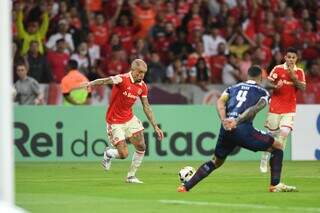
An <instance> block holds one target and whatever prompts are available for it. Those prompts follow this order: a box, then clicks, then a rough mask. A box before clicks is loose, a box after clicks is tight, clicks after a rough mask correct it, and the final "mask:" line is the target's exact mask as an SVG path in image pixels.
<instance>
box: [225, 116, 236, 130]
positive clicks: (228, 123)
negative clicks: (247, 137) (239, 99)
mask: <svg viewBox="0 0 320 213" xmlns="http://www.w3.org/2000/svg"><path fill="white" fill-rule="evenodd" d="M222 126H223V128H224V129H225V130H227V131H231V130H233V129H235V128H236V127H237V122H236V120H235V119H234V118H226V119H224V120H223V121H222Z"/></svg>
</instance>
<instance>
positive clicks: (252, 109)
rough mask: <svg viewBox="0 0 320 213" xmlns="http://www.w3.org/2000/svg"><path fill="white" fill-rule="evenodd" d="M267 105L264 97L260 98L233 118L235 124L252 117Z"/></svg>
mask: <svg viewBox="0 0 320 213" xmlns="http://www.w3.org/2000/svg"><path fill="white" fill-rule="evenodd" d="M266 105H267V100H266V99H265V98H260V100H259V101H258V102H257V103H256V104H255V105H254V106H252V107H249V108H248V109H247V110H246V111H244V112H243V113H242V114H241V115H239V117H237V118H236V119H235V121H236V125H238V124H240V123H242V122H244V121H247V120H250V119H252V118H254V116H255V115H256V114H257V113H258V112H260V111H261V110H262V109H263V108H264V107H265V106H266Z"/></svg>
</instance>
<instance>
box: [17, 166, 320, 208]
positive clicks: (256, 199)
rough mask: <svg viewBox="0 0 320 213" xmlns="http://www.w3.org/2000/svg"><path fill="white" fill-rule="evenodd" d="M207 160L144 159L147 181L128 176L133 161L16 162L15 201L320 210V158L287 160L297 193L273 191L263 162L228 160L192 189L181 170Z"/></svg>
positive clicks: (286, 178) (286, 174)
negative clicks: (107, 164) (183, 185)
mask: <svg viewBox="0 0 320 213" xmlns="http://www.w3.org/2000/svg"><path fill="white" fill-rule="evenodd" d="M201 163H202V162H195V161H191V162H143V164H142V166H141V168H140V171H139V172H138V173H137V176H138V177H139V178H140V179H141V180H142V181H144V182H145V183H144V184H139V185H137V184H127V183H125V182H124V180H125V176H126V173H127V169H128V166H129V164H130V162H129V161H122V162H120V161H113V164H112V167H111V170H110V171H109V172H105V171H103V169H102V167H100V162H67V163H66V162H63V163H17V164H16V203H17V205H18V206H21V207H23V208H24V209H26V210H28V211H30V212H34V213H36V212H46V213H51V212H52V213H53V212H54V213H56V212H60V213H67V212H76V213H82V212H92V213H94V212H113V213H117V212H130V213H138V212H139V213H141V212H148V213H149V212H150V213H151V212H153V213H156V212H184V213H188V212H190V213H195V212H196V213H200V212H201V213H206V212H320V161H310V162H284V168H283V175H282V181H283V182H284V183H287V184H288V185H290V184H292V185H295V186H297V187H298V189H299V190H300V191H299V192H297V193H269V192H267V189H268V185H269V174H261V173H260V172H259V162H247V161H245V162H239V161H238V162H235V161H229V162H226V163H225V165H224V166H223V167H221V168H220V169H218V170H217V171H215V172H213V173H212V174H211V175H210V176H209V177H208V178H206V179H205V180H204V181H202V182H201V183H199V184H198V185H197V186H196V187H195V188H193V190H192V191H190V192H189V193H177V192H176V188H177V186H178V185H179V178H178V175H177V173H178V171H179V169H180V168H182V167H184V166H186V165H190V166H193V167H194V168H197V167H198V166H199V165H200V164H201Z"/></svg>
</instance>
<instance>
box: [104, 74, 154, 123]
mask: <svg viewBox="0 0 320 213" xmlns="http://www.w3.org/2000/svg"><path fill="white" fill-rule="evenodd" d="M113 78H117V79H118V80H117V81H116V82H114V83H115V84H114V85H113V87H112V91H111V100H110V105H109V108H108V111H107V113H106V121H107V123H108V124H121V123H125V122H128V121H129V120H131V119H132V118H133V112H132V106H133V105H134V103H135V102H136V100H137V98H138V97H147V95H148V87H147V85H146V84H145V82H144V81H141V82H139V83H135V82H134V80H133V77H132V74H131V72H129V73H126V74H121V75H117V76H114V77H113Z"/></svg>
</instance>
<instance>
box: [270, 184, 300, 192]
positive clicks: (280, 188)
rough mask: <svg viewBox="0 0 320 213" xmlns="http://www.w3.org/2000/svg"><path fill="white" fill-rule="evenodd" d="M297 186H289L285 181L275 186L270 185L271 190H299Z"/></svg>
mask: <svg viewBox="0 0 320 213" xmlns="http://www.w3.org/2000/svg"><path fill="white" fill-rule="evenodd" d="M297 191H298V190H297V187H295V186H288V185H285V184H283V183H279V184H278V185H275V186H270V187H269V192H297Z"/></svg>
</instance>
